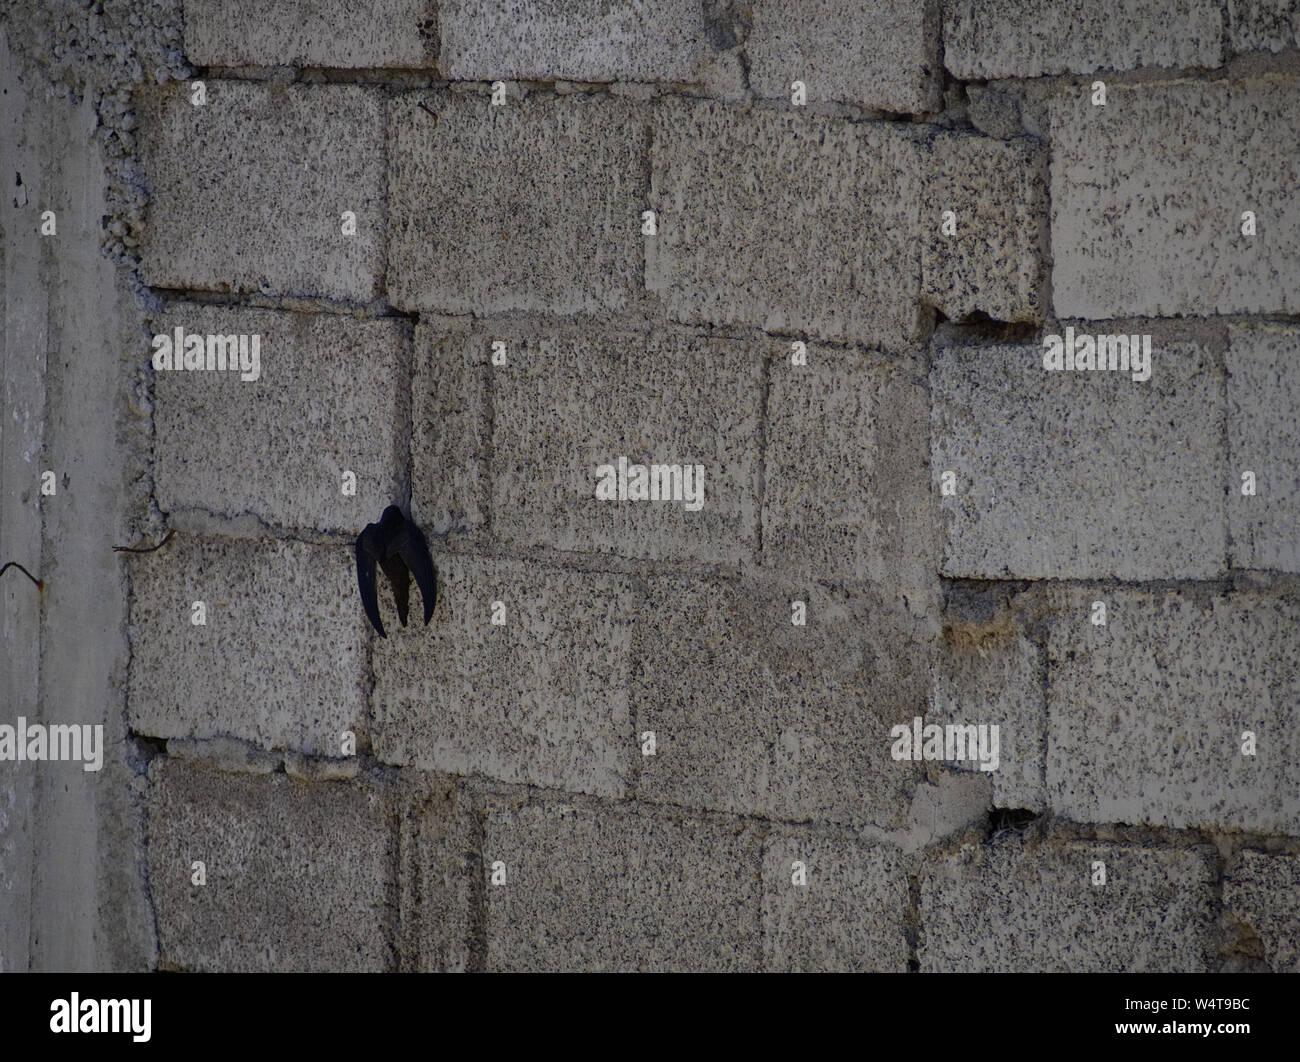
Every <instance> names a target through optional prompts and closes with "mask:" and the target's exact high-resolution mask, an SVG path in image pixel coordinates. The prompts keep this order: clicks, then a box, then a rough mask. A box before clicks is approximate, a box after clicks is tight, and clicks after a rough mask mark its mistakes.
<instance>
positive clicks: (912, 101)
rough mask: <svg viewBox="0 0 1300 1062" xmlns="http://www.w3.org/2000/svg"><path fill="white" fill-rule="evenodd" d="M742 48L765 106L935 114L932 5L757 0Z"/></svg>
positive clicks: (902, 0) (904, 0) (912, 0)
mask: <svg viewBox="0 0 1300 1062" xmlns="http://www.w3.org/2000/svg"><path fill="white" fill-rule="evenodd" d="M752 7H753V28H752V29H751V30H750V32H749V37H748V39H747V41H746V42H745V54H746V55H747V56H748V57H749V84H750V87H751V88H753V90H754V92H755V94H756V95H758V96H759V97H760V98H764V99H784V100H789V99H790V93H791V88H790V86H791V83H792V82H794V81H802V82H803V83H804V85H805V86H806V89H807V94H808V100H809V102H823V101H831V102H839V103H856V104H860V105H862V106H864V107H872V108H874V109H876V110H882V111H905V112H908V113H912V114H916V113H920V112H923V111H933V110H937V109H938V104H939V84H938V79H937V76H936V75H937V73H938V69H939V64H938V40H937V39H936V30H937V28H938V20H937V18H936V17H935V14H934V13H935V10H936V9H937V3H935V2H934V0H883V2H880V3H874V4H871V5H864V4H862V3H861V2H860V0H817V2H816V3H803V4H788V3H782V2H780V0H755V2H754V4H753V5H752Z"/></svg>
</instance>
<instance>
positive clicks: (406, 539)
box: [391, 520, 438, 624]
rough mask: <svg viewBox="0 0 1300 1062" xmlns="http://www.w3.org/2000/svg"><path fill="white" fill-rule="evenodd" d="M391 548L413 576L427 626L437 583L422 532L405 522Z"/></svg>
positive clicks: (430, 616)
mask: <svg viewBox="0 0 1300 1062" xmlns="http://www.w3.org/2000/svg"><path fill="white" fill-rule="evenodd" d="M391 548H392V550H393V552H395V553H396V554H397V556H399V557H400V558H401V559H402V561H403V562H404V563H405V564H406V567H407V568H409V569H410V570H411V574H412V575H414V576H415V585H416V586H418V587H419V588H420V597H421V598H422V599H423V601H424V622H425V623H426V624H427V623H428V622H429V620H430V619H432V618H433V606H434V603H435V602H436V601H437V598H438V582H437V572H436V571H435V569H434V567H433V558H432V557H430V556H429V543H428V542H426V541H425V538H424V532H422V531H421V530H420V529H419V528H418V527H417V526H416V525H415V523H414V522H413V521H411V520H407V521H405V522H404V523H403V525H402V528H401V530H400V531H398V533H397V535H396V536H395V537H394V539H393V543H392V546H391Z"/></svg>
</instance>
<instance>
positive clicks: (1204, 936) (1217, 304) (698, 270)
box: [0, 0, 1300, 998]
mask: <svg viewBox="0 0 1300 1062" xmlns="http://www.w3.org/2000/svg"><path fill="white" fill-rule="evenodd" d="M356 7H357V5H348V4H346V3H343V2H341V0H266V2H265V3H259V4H251V5H250V4H237V3H216V2H214V0H188V2H186V3H184V4H182V3H181V0H102V2H96V3H79V2H77V0H26V2H22V3H18V2H13V3H3V2H0V235H2V238H0V303H2V304H3V305H4V307H5V322H4V328H3V330H2V331H0V337H2V339H0V357H2V364H0V375H2V376H3V384H4V395H5V400H6V406H5V409H4V411H3V415H0V494H2V495H3V497H4V499H5V504H4V505H3V506H0V543H2V544H3V548H2V549H0V563H6V564H7V563H8V562H9V561H15V562H17V563H19V564H22V565H24V566H25V567H26V568H27V569H28V570H29V571H31V572H32V574H33V575H34V577H35V578H37V579H39V580H41V583H40V585H39V586H36V585H33V583H32V582H30V581H28V580H27V578H26V577H25V576H24V575H23V574H22V572H21V571H18V570H16V569H13V568H10V569H8V570H7V571H5V572H4V573H3V576H4V577H3V580H2V581H0V628H2V629H3V631H4V634H5V637H4V639H3V649H2V650H0V726H4V727H11V726H13V725H14V724H15V723H17V721H18V718H19V717H22V718H24V719H25V720H26V721H27V722H28V723H31V722H46V723H51V724H59V723H62V724H68V723H85V724H97V723H102V724H103V726H104V746H103V752H104V760H103V768H102V770H100V771H97V772H89V771H83V770H82V769H81V766H82V765H81V764H78V763H76V762H46V761H41V760H33V759H25V760H23V761H13V760H10V759H0V897H3V901H2V902H0V969H4V970H6V971H8V970H70V971H90V970H112V971H119V970H122V971H126V970H167V971H173V970H174V971H200V970H204V971H206V970H289V969H295V970H296V969H303V970H385V971H462V970H463V971H489V970H500V971H506V970H509V971H516V970H517V971H531V970H565V971H567V970H646V971H651V970H684V971H714V970H771V971H786V970H800V971H804V970H807V971H813V970H825V971H866V970H885V971H891V972H899V973H902V972H904V971H907V972H912V971H922V970H924V971H936V972H938V971H960V970H976V969H978V970H984V969H988V970H1008V971H1010V970H1022V971H1043V970H1062V971H1064V970H1072V971H1088V970H1115V971H1120V970H1153V971H1174V972H1177V971H1188V972H1191V971H1201V970H1205V971H1211V972H1231V971H1237V970H1242V971H1264V970H1279V971H1281V970H1294V969H1296V966H1297V959H1296V956H1297V955H1298V954H1300V925H1298V924H1297V914H1296V912H1297V910H1300V903H1298V902H1297V901H1296V898H1295V893H1296V888H1297V885H1296V880H1297V874H1296V872H1295V866H1296V861H1297V859H1300V768H1298V767H1297V766H1296V765H1297V764H1300V745H1297V740H1298V739H1297V736H1296V735H1297V726H1300V718H1297V712H1298V711H1300V707H1298V706H1300V689H1297V683H1300V678H1298V677H1297V676H1300V666H1298V665H1300V659H1298V654H1300V650H1297V648H1296V647H1297V646H1298V645H1300V554H1298V553H1297V548H1298V547H1297V545H1296V533H1295V528H1296V525H1297V517H1300V501H1298V500H1297V499H1300V478H1298V474H1297V473H1296V471H1295V469H1296V466H1297V465H1300V439H1298V437H1297V431H1296V429H1295V425H1296V424H1297V423H1300V382H1298V381H1297V380H1296V377H1295V370H1294V368H1293V366H1292V363H1293V362H1294V361H1295V360H1296V355H1297V354H1300V349H1297V346H1298V341H1297V336H1298V335H1300V328H1298V327H1297V321H1296V317H1297V313H1300V310H1298V309H1297V306H1296V301H1295V300H1296V292H1297V290H1300V288H1297V279H1300V251H1298V250H1297V236H1300V208H1298V207H1297V206H1296V197H1295V195H1294V189H1295V187H1296V186H1297V183H1300V182H1297V177H1298V176H1300V170H1298V166H1300V162H1298V161H1297V160H1300V151H1297V149H1296V147H1295V144H1296V142H1297V140H1298V139H1300V138H1297V136H1296V133H1297V132H1300V128H1298V125H1297V117H1296V116H1297V115H1300V106H1297V104H1300V48H1298V47H1297V44H1298V43H1300V42H1298V41H1297V30H1300V22H1298V21H1297V15H1296V12H1295V5H1294V4H1290V3H1281V2H1279V0H1226V2H1223V3H1219V2H1213V0H1211V2H1202V0H1176V2H1175V3H1173V4H1169V5H1165V6H1164V7H1163V8H1160V9H1159V10H1157V6H1154V5H1147V6H1146V7H1144V6H1143V5H1141V4H1137V3H1114V4H1112V3H1107V2H1102V0H1080V3H1078V4H1075V5H1052V4H1047V3H1043V2H1041V0H1032V2H1031V0H1019V2H1013V0H989V2H987V3H981V4H975V3H967V2H965V0H952V2H945V0H878V2H873V3H870V4H851V3H848V2H846V0H817V2H815V3H812V2H810V3H805V4H802V5H800V4H796V5H781V4H778V3H774V2H771V0H700V2H695V0H664V2H660V3H655V4H646V3H640V2H634V0H573V2H566V3H558V2H555V0H520V2H518V3H514V4H510V5H494V4H490V3H487V2H485V0H441V2H438V3H434V2H433V0H379V2H378V3H375V4H370V5H361V7H363V8H364V9H365V10H364V11H363V12H361V13H358V11H357V10H356ZM1148 8H1149V9H1148ZM795 81H801V82H803V90H804V91H803V92H800V93H796V91H795V87H794V86H793V82H795ZM1095 81H1102V82H1104V83H1105V93H1106V94H1105V100H1104V102H1103V101H1102V99H1101V97H1100V89H1099V88H1095V87H1094V85H1093V82H1095ZM1094 98H1095V99H1096V100H1097V102H1096V103H1094V102H1093V100H1094ZM945 211H951V216H950V217H948V218H946V217H945ZM56 219H57V226H56V224H55V222H56ZM946 229H947V230H950V231H945V230H946ZM1252 233H1253V234H1252ZM176 326H180V327H182V328H184V330H185V332H186V333H187V334H191V335H200V336H204V337H205V339H206V337H207V336H209V335H211V336H215V337H220V336H239V335H258V336H259V366H258V368H259V378H258V379H257V380H256V381H241V380H239V379H238V378H237V376H238V374H237V373H231V372H230V371H229V370H227V371H226V372H225V373H222V372H220V371H218V370H213V371H211V372H209V371H208V370H206V368H204V369H203V370H199V369H197V368H195V369H187V370H184V371H173V370H167V369H163V368H158V369H155V368H154V366H153V365H152V358H151V354H152V345H151V341H152V339H153V337H154V336H155V335H158V334H169V333H170V334H174V333H173V331H172V330H173V329H174V328H175V327H176ZM1069 334H1073V335H1075V336H1076V337H1078V336H1082V335H1090V336H1092V337H1096V336H1119V335H1123V336H1126V337H1127V336H1134V335H1137V336H1143V335H1150V336H1151V346H1152V355H1153V363H1152V366H1151V370H1152V372H1151V377H1150V379H1146V380H1134V379H1132V378H1131V370H1130V371H1129V372H1121V371H1114V372H1112V371H1109V370H1095V369H1093V370H1073V369H1070V370H1065V371H1061V372H1053V371H1047V369H1045V367H1044V362H1043V356H1044V351H1045V348H1046V347H1047V346H1048V345H1049V343H1050V342H1051V341H1052V338H1053V337H1064V336H1066V335H1069ZM1045 341H1046V342H1045ZM205 346H206V343H205ZM214 353H215V350H214ZM205 354H206V351H205ZM620 458H624V459H625V460H626V461H627V462H628V463H629V465H633V466H635V465H647V466H655V465H668V466H672V465H677V466H682V465H696V464H698V465H699V466H700V467H701V468H702V469H703V487H704V490H703V496H702V498H701V499H699V500H701V501H702V505H701V506H700V507H699V508H698V510H696V509H694V508H688V507H687V503H689V502H691V501H692V498H691V496H690V493H689V492H688V491H686V490H683V492H682V497H681V498H680V499H674V500H669V501H664V500H659V499H655V500H645V501H642V500H639V499H637V498H636V497H635V490H636V487H635V486H633V484H635V483H638V482H639V480H638V479H637V476H638V473H636V472H635V471H633V470H631V469H629V472H628V477H629V478H628V483H629V486H632V489H633V492H634V493H633V496H632V497H630V498H626V497H625V498H624V499H622V500H620V499H619V498H618V497H617V488H618V483H617V479H618V473H617V470H618V466H619V459H620ZM602 465H612V466H614V470H615V475H614V483H613V487H614V494H615V497H614V498H613V499H607V498H606V497H604V496H603V494H604V493H605V488H604V487H603V486H600V487H599V493H598V484H599V481H600V480H601V479H602V478H605V477H601V476H598V473H599V472H601V466H602ZM345 472H353V473H355V474H356V477H357V483H356V488H357V489H356V493H355V495H354V494H352V493H351V491H350V487H351V483H350V481H349V480H347V478H346V477H345ZM1243 472H1251V473H1253V474H1254V477H1253V479H1254V481H1253V484H1252V483H1251V482H1250V481H1249V479H1247V480H1243V478H1242V473H1243ZM672 477H673V473H672V471H671V470H670V471H669V473H668V480H667V482H668V485H669V487H670V488H671V487H672V485H673V479H672ZM682 485H683V487H684V486H685V484H682ZM1252 485H1253V487H1254V493H1253V494H1251V493H1250V492H1249V490H1247V492H1246V493H1243V492H1242V487H1243V486H1246V487H1248V488H1249V487H1250V486H1252ZM390 504H392V505H397V506H398V507H400V508H401V509H402V510H403V511H404V512H406V513H408V514H409V515H410V517H411V518H412V519H413V520H414V521H415V522H416V524H417V525H418V526H419V527H420V528H422V530H423V533H424V535H425V536H426V537H427V539H428V543H429V546H430V550H431V556H432V560H433V561H434V563H435V564H436V567H437V583H438V599H437V606H436V608H435V609H434V612H433V617H432V620H431V622H430V623H429V624H428V625H427V626H426V625H425V623H424V622H423V604H424V602H423V600H422V594H421V592H420V591H419V590H418V588H417V589H416V590H415V591H414V592H413V593H412V595H411V596H412V597H413V599H414V600H413V601H412V602H411V613H412V615H411V616H410V618H409V621H408V625H407V626H405V627H403V626H402V625H401V624H400V622H399V621H398V619H397V615H396V608H395V601H394V597H393V591H392V588H391V587H390V585H389V582H388V578H387V577H385V576H380V578H379V580H378V597H379V609H380V612H381V614H382V616H383V619H384V623H385V624H386V626H387V637H380V636H379V634H378V632H377V631H376V630H373V629H372V628H371V626H370V625H369V623H368V622H367V620H366V618H365V615H364V612H363V609H362V608H361V602H360V601H359V591H358V582H357V574H356V570H355V535H356V534H357V532H358V531H359V529H360V528H362V527H363V526H364V525H366V524H367V523H371V522H374V521H377V520H378V519H379V518H380V515H381V514H382V512H383V511H384V509H385V507H386V506H388V505H390ZM122 550H126V551H128V552H121V551H122ZM196 601H201V602H203V604H204V607H205V615H204V617H203V618H204V620H205V622H204V623H203V624H201V625H198V624H195V623H194V622H193V619H194V618H195V615H196V614H195V611H194V608H193V605H194V603H195V602H196ZM1102 607H1104V608H1105V613H1104V622H1103V614H1102V612H1101V608H1102ZM900 727H901V729H902V731H903V732H904V733H906V734H907V740H904V739H903V738H901V737H899V728H900ZM918 727H919V728H921V731H922V734H921V736H919V737H916V742H917V747H916V748H909V747H905V746H910V745H911V742H912V739H913V737H914V736H915V735H916V729H917V728H918ZM971 727H973V728H976V730H977V731H978V728H980V727H985V728H990V727H996V728H997V731H998V740H997V765H996V768H995V769H991V770H981V769H980V768H981V766H985V767H991V766H992V762H991V761H990V760H988V759H987V758H986V759H985V761H984V762H983V763H981V762H979V748H978V745H977V747H976V748H975V749H973V750H972V749H966V748H962V749H958V747H957V746H958V742H956V741H954V743H953V748H952V750H951V752H950V751H949V749H948V748H947V747H946V742H945V741H944V740H943V738H944V737H946V736H948V735H949V734H951V736H952V737H954V738H956V737H957V736H959V735H960V736H961V737H963V738H966V737H969V734H970V731H969V730H967V729H965V728H971ZM927 728H938V730H937V732H938V734H939V739H938V740H937V741H936V739H935V738H934V736H933V735H934V733H935V731H934V730H929V729H927ZM991 733H992V731H991V730H986V735H987V734H991ZM0 738H3V739H5V740H7V731H0ZM977 739H978V734H977ZM961 744H964V741H963V742H961ZM990 744H991V743H988V742H987V741H986V745H985V751H986V752H987V751H988V750H989V748H990ZM0 747H7V746H3V745H0ZM959 751H960V752H961V753H962V755H961V756H960V757H959V756H958V754H957V753H958V752H959ZM972 754H973V756H974V758H972ZM196 860H198V861H201V862H203V863H204V873H205V875H206V877H205V880H204V883H203V884H196V883H195V880H194V875H195V871H196V868H195V866H194V863H195V861H196ZM1103 864H1104V866H1103ZM1103 870H1104V872H1105V877H1104V880H1103V878H1102V871H1103ZM922 995H923V994H922ZM918 998H919V996H918Z"/></svg>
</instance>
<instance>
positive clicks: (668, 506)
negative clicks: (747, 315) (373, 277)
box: [483, 326, 763, 564]
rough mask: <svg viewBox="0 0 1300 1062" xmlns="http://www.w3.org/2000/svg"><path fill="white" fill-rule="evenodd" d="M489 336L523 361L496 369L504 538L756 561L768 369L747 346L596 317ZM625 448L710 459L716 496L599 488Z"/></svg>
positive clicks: (514, 543)
mask: <svg viewBox="0 0 1300 1062" xmlns="http://www.w3.org/2000/svg"><path fill="white" fill-rule="evenodd" d="M483 342H484V343H485V344H487V346H488V348H489V350H490V348H491V343H493V342H504V343H505V344H506V347H507V352H508V353H507V358H508V359H509V365H508V366H505V367H501V368H495V367H494V368H493V370H492V411H493V428H492V445H493V461H492V468H493V476H492V527H493V531H494V533H495V535H496V536H497V539H498V541H499V542H501V543H502V544H504V545H506V546H508V547H515V548H521V547H529V546H544V547H547V548H550V549H556V550H564V551H580V552H595V553H614V554H618V555H621V556H625V557H649V558H655V559H664V560H673V561H678V562H680V561H682V560H698V561H702V562H716V563H728V564H740V563H742V562H744V561H746V560H748V559H749V557H750V556H751V554H752V552H753V550H754V546H755V543H756V538H757V531H758V477H759V449H758V448H759V438H760V437H759V422H760V418H761V414H762V399H763V393H762V373H763V365H762V361H761V359H759V358H756V357H755V356H754V355H753V352H752V349H751V348H750V347H749V346H748V345H747V344H744V343H733V342H726V341H722V340H710V339H706V338H703V337H696V336H691V335H688V334H684V333H681V332H677V331H669V330H663V331H656V332H653V333H651V334H649V335H645V334H643V333H636V332H631V331H623V330H614V329H606V328H598V327H591V326H589V327H585V328H572V327H570V328H555V329H552V328H538V327H536V326H534V327H528V328H525V327H518V326H508V327H500V328H494V329H491V331H490V333H487V334H485V336H484V339H483ZM651 396H653V397H651ZM620 456H622V457H626V458H627V463H628V465H632V464H641V465H645V466H651V465H656V464H657V465H661V466H662V465H670V466H672V465H679V466H686V465H693V466H702V468H703V497H702V498H699V497H698V496H697V497H696V498H695V500H694V501H692V500H690V499H688V498H687V497H686V491H685V484H684V482H683V487H682V500H680V501H677V500H668V501H664V500H662V499H661V500H658V501H655V500H650V501H634V500H631V499H630V498H629V499H628V500H618V499H609V498H603V497H598V496H597V494H596V488H597V483H598V476H597V472H598V470H599V469H601V468H602V467H604V466H612V467H613V468H614V469H615V471H616V470H617V466H618V458H619V457H620ZM696 473H698V468H697V469H696ZM607 477H608V472H606V473H603V474H602V476H601V477H600V478H601V479H604V480H605V481H606V482H608V478H607ZM693 483H694V486H696V487H697V488H698V486H699V480H698V478H697V476H693ZM688 504H690V505H698V506H699V507H698V508H695V509H688V508H687V505H688Z"/></svg>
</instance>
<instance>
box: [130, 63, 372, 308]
mask: <svg viewBox="0 0 1300 1062" xmlns="http://www.w3.org/2000/svg"><path fill="white" fill-rule="evenodd" d="M206 92H207V102H206V103H205V104H204V105H203V106H195V105H194V104H193V103H192V102H191V90H190V88H189V86H188V85H187V84H174V85H169V86H166V87H163V88H157V89H153V88H151V89H145V90H142V91H141V93H140V96H139V98H138V99H137V109H138V112H139V116H140V117H139V121H140V151H141V165H142V168H143V170H144V179H145V183H146V185H147V187H148V192H149V208H148V214H147V218H146V225H145V235H144V241H143V243H142V245H141V257H142V262H141V267H142V270H143V275H144V279H145V282H146V283H148V284H150V285H152V286H154V287H163V288H203V289H209V290H214V291H235V292H263V293H266V294H276V295H296V296H320V297H324V298H332V299H344V300H353V301H366V300H368V299H371V298H373V297H374V296H375V295H377V294H378V293H379V282H380V277H381V276H382V275H383V272H384V244H385V232H384V223H385V204H384V173H385V169H386V167H385V160H384V110H383V102H382V96H381V95H380V94H379V93H378V92H377V91H375V90H371V89H365V88H359V87H356V86H352V85H267V84H258V83H254V82H247V81H219V80H216V79H211V80H208V81H207V82H206ZM344 211H351V212H352V213H353V214H354V215H355V222H356V234H355V235H352V236H345V235H343V225H344V219H343V213H344Z"/></svg>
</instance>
